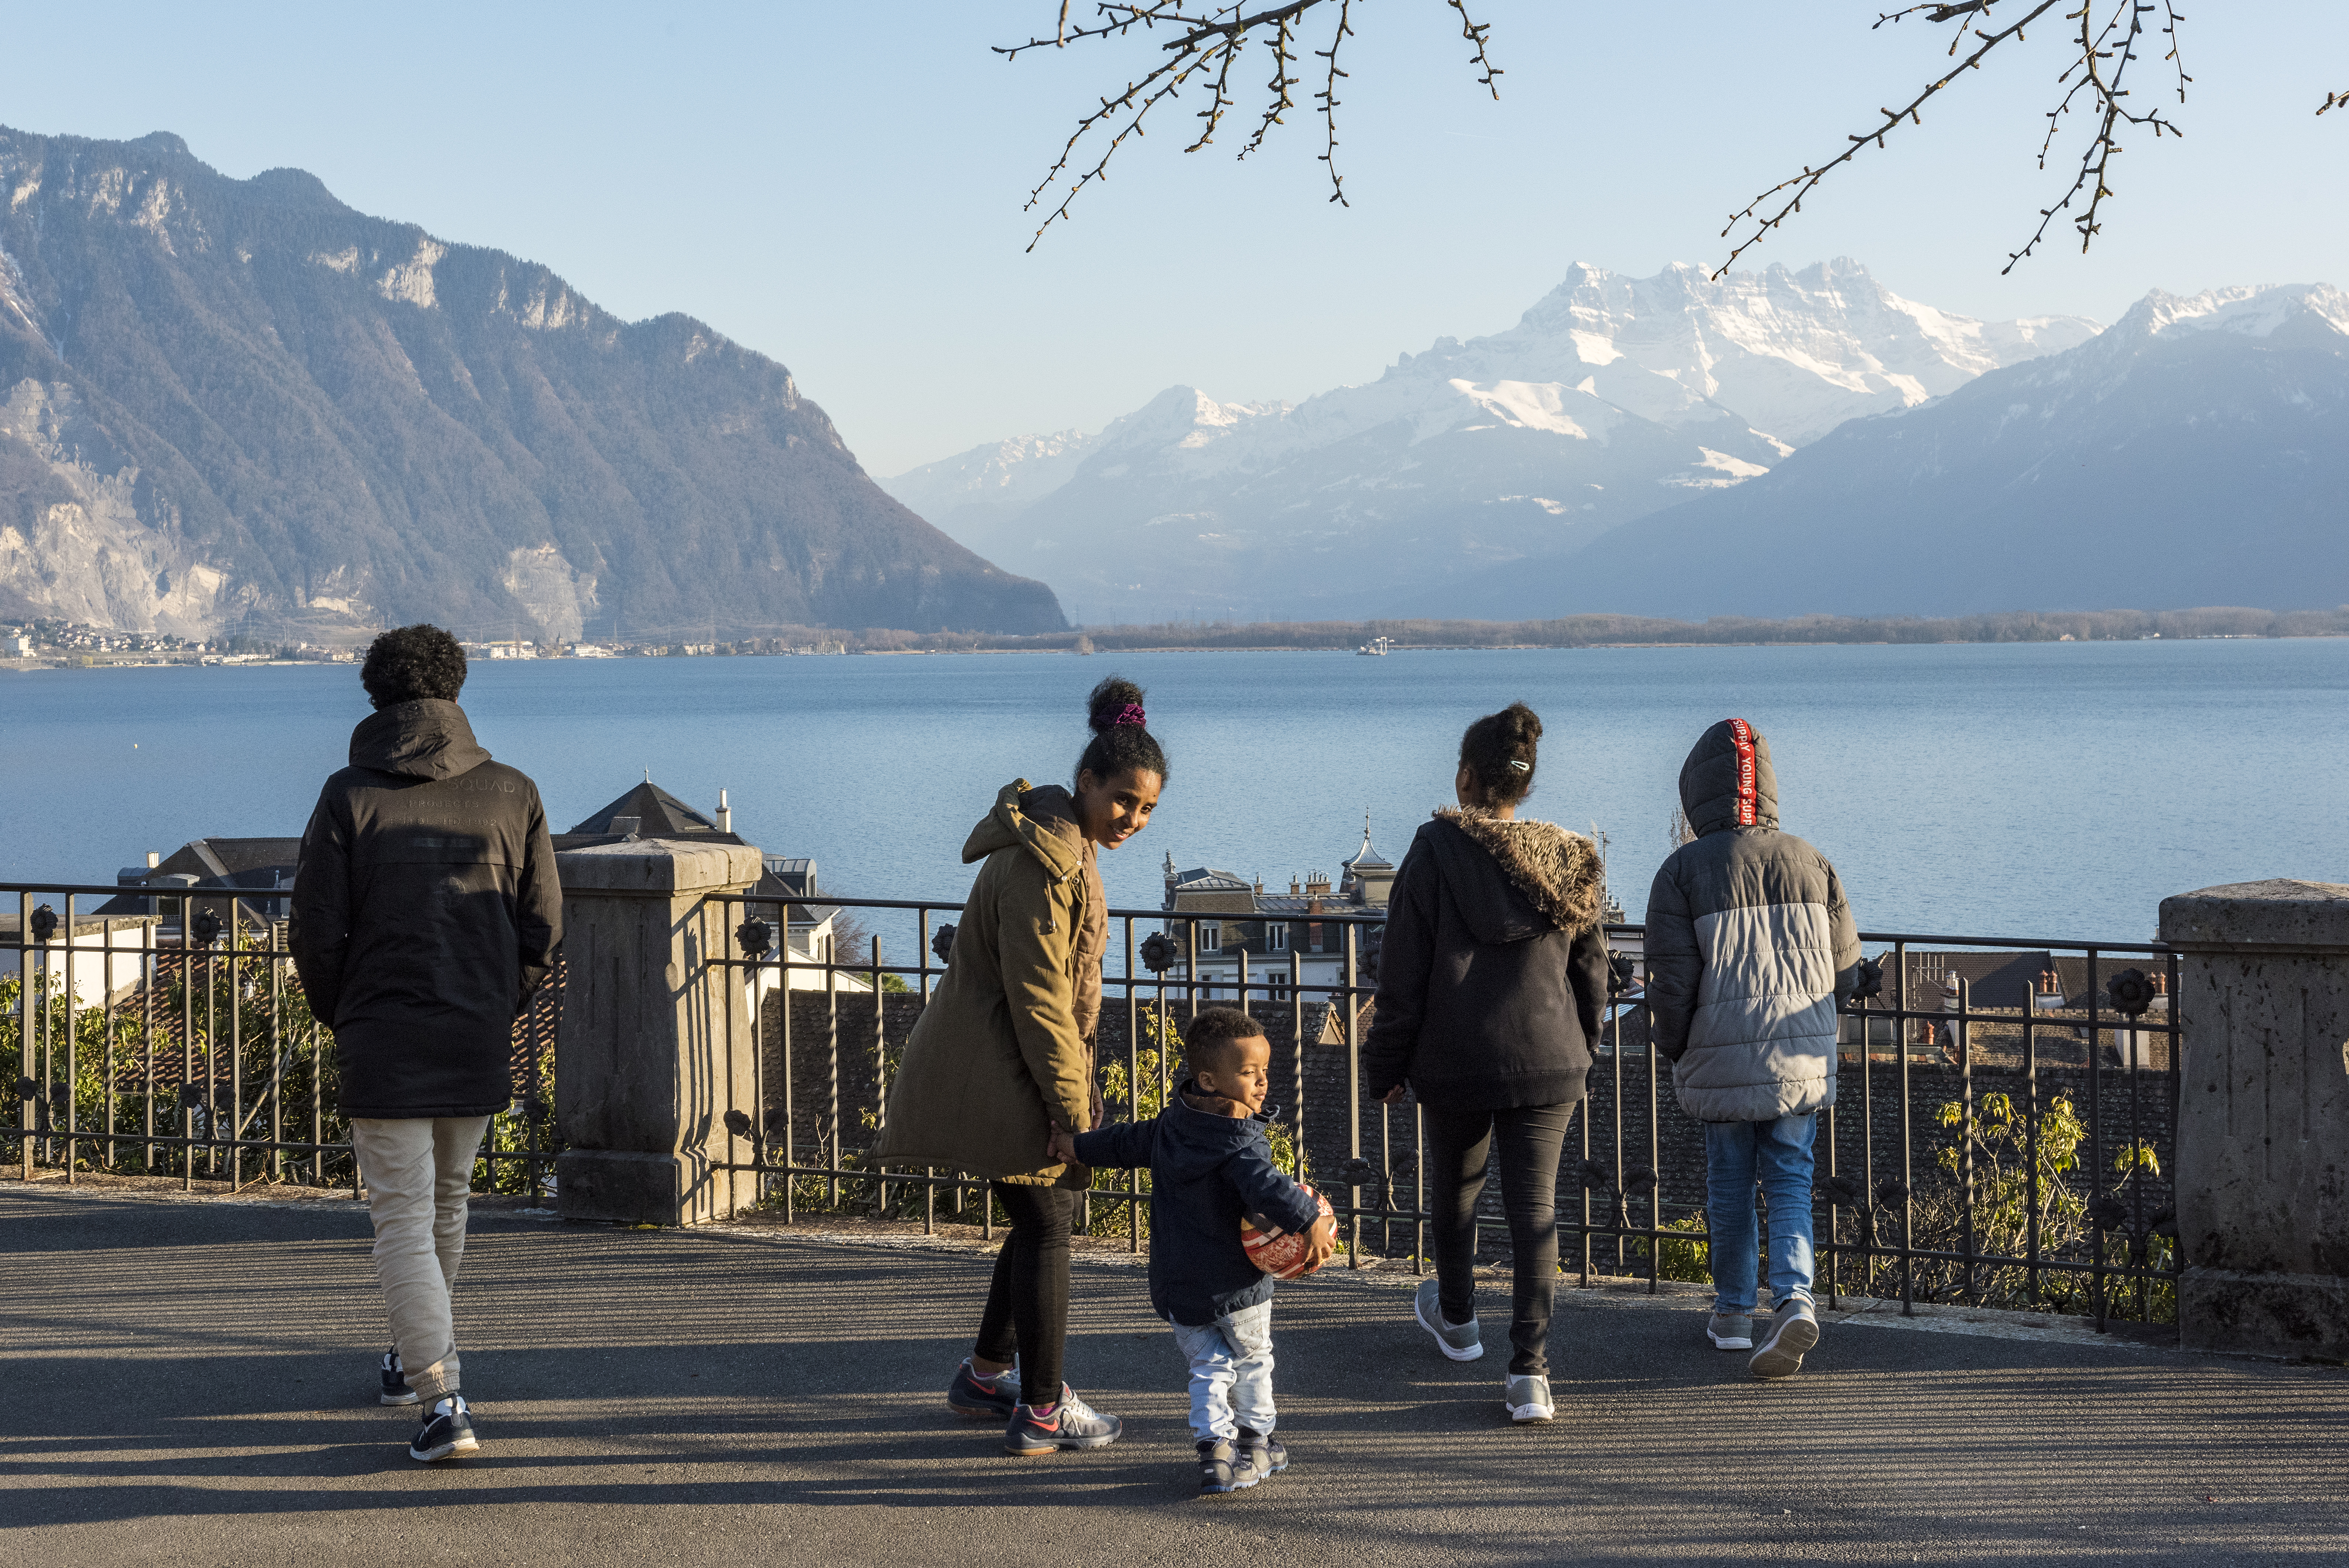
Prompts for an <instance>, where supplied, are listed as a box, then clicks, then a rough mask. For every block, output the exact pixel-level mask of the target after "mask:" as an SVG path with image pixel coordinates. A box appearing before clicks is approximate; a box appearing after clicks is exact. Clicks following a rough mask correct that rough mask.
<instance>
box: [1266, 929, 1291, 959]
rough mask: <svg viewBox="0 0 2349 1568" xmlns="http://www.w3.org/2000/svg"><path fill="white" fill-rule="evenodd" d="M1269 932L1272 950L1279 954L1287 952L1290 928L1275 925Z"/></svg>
mask: <svg viewBox="0 0 2349 1568" xmlns="http://www.w3.org/2000/svg"><path fill="white" fill-rule="evenodd" d="M1269 931H1270V940H1271V947H1272V950H1273V951H1274V952H1277V953H1285V952H1287V951H1288V927H1287V926H1284V925H1275V926H1272V927H1270V928H1269Z"/></svg>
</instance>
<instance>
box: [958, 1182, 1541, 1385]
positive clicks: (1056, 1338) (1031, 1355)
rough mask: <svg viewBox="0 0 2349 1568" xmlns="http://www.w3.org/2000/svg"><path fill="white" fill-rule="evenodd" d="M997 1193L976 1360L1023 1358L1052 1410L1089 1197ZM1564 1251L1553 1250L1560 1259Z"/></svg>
mask: <svg viewBox="0 0 2349 1568" xmlns="http://www.w3.org/2000/svg"><path fill="white" fill-rule="evenodd" d="M1552 1163H1553V1164H1555V1163H1556V1162H1555V1160H1553V1161H1552ZM992 1188H993V1191H994V1193H995V1196H996V1199H997V1200H998V1201H999V1202H1000V1203H1001V1204H1002V1205H1003V1208H1004V1211H1005V1212H1006V1213H1008V1214H1009V1215H1010V1216H1011V1234H1010V1236H1009V1239H1007V1240H1006V1241H1004V1243H1003V1251H1000V1252H998V1253H997V1254H996V1255H995V1282H994V1283H993V1284H991V1285H989V1286H988V1291H987V1312H986V1314H984V1315H983V1316H981V1317H980V1318H979V1320H978V1344H977V1345H974V1346H973V1347H972V1349H971V1354H972V1355H976V1356H977V1357H978V1359H980V1360H981V1361H1009V1360H1010V1359H1011V1358H1012V1355H1013V1354H1014V1353H1017V1354H1018V1355H1019V1402H1020V1403H1021V1404H1023V1405H1050V1404H1051V1403H1052V1402H1054V1401H1055V1400H1057V1399H1059V1398H1060V1397H1061V1341H1062V1340H1064V1339H1066V1338H1067V1337H1068V1334H1069V1226H1070V1223H1071V1220H1074V1219H1075V1218H1076V1212H1077V1199H1079V1198H1080V1197H1081V1196H1082V1194H1081V1193H1079V1192H1076V1191H1074V1190H1073V1189H1069V1188H1063V1187H1022V1186H1015V1185H1013V1184H1012V1183H1010V1182H1008V1181H998V1182H995V1183H993V1184H992ZM1550 1251H1551V1255H1552V1256H1553V1257H1555V1256H1556V1255H1557V1247H1556V1245H1555V1244H1554V1243H1553V1245H1552V1246H1551V1249H1550Z"/></svg>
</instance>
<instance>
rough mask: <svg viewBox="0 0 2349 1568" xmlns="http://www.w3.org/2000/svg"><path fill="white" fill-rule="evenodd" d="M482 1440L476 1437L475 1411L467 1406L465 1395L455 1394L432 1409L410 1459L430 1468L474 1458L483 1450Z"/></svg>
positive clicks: (411, 1448) (418, 1435)
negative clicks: (441, 1462)
mask: <svg viewBox="0 0 2349 1568" xmlns="http://www.w3.org/2000/svg"><path fill="white" fill-rule="evenodd" d="M479 1449H481V1439H480V1438H476V1437H474V1436H473V1407H471V1406H470V1405H468V1404H466V1403H465V1397H464V1396H463V1395H461V1394H451V1395H450V1396H449V1397H447V1398H445V1399H442V1400H440V1402H439V1403H437V1404H435V1405H434V1406H433V1407H432V1414H431V1415H430V1416H429V1417H427V1418H426V1420H425V1423H424V1429H423V1430H422V1431H420V1432H419V1433H417V1434H416V1440H415V1441H414V1442H412V1443H410V1444H409V1445H408V1457H409V1459H422V1460H424V1461H425V1462H426V1463H427V1464H429V1463H430V1462H431V1461H432V1460H434V1459H447V1458H449V1457H450V1455H452V1454H471V1453H474V1452H477V1451H478V1450H479Z"/></svg>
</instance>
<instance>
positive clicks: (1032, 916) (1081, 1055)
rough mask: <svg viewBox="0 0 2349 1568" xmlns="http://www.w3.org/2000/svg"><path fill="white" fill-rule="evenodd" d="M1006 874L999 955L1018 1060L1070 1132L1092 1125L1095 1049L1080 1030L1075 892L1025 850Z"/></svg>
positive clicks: (997, 915) (1000, 900) (1000, 911)
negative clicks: (1075, 970)
mask: <svg viewBox="0 0 2349 1568" xmlns="http://www.w3.org/2000/svg"><path fill="white" fill-rule="evenodd" d="M1020 859H1021V863H1020V864H1019V866H1018V867H1017V868H1016V869H1015V870H1014V871H1013V872H1012V874H1011V875H1009V876H1008V877H1005V878H1004V879H1003V889H1002V891H1001V892H1000V893H999V895H998V896H997V903H996V913H995V919H996V961H997V963H998V964H999V966H1000V968H1001V971H1002V975H1003V996H1004V1000H1005V1001H1006V1002H1009V1004H1010V1008H1011V1029H1012V1033H1013V1034H1014V1035H1016V1036H1017V1037H1018V1039H1019V1057H1020V1060H1021V1061H1022V1062H1024V1063H1026V1064H1027V1067H1028V1075H1029V1076H1030V1077H1031V1078H1033V1079H1034V1080H1035V1081H1036V1088H1037V1091H1038V1092H1039V1093H1040V1094H1041V1095H1042V1096H1043V1097H1044V1106H1045V1108H1046V1110H1047V1111H1048V1112H1049V1113H1050V1116H1051V1118H1052V1121H1053V1124H1054V1125H1055V1126H1057V1127H1061V1128H1063V1129H1065V1130H1066V1131H1069V1132H1071V1133H1081V1132H1083V1131H1085V1130H1086V1128H1087V1127H1090V1126H1091V1125H1092V1114H1091V1113H1092V1081H1091V1080H1092V1073H1091V1070H1090V1069H1091V1064H1092V1056H1091V1054H1090V1053H1089V1052H1087V1051H1086V1049H1085V1043H1084V1042H1083V1041H1082V1040H1081V1039H1080V1038H1079V1037H1078V1034H1077V1005H1076V1002H1077V998H1076V982H1075V980H1074V978H1073V975H1072V972H1071V971H1072V966H1073V964H1074V961H1075V957H1076V944H1077V930H1076V925H1077V915H1078V899H1077V898H1075V897H1073V896H1071V895H1070V894H1068V893H1066V892H1064V891H1062V888H1063V885H1062V884H1059V883H1055V882H1053V881H1051V880H1050V878H1049V877H1047V876H1046V875H1045V873H1044V869H1043V867H1040V866H1038V865H1036V864H1035V863H1034V862H1033V861H1031V860H1029V859H1028V858H1027V857H1025V856H1022V857H1020Z"/></svg>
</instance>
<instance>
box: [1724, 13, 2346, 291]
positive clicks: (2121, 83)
mask: <svg viewBox="0 0 2349 1568" xmlns="http://www.w3.org/2000/svg"><path fill="white" fill-rule="evenodd" d="M2001 3H2002V0H1932V3H1929V4H1923V5H1909V6H1904V7H1903V8H1901V9H1900V10H1898V11H1889V12H1885V13H1882V14H1880V15H1879V16H1878V17H1877V19H1876V22H1875V24H1874V26H1878V27H1881V26H1884V25H1885V24H1886V23H1888V22H1891V23H1898V22H1899V21H1901V20H1902V19H1904V18H1906V17H1909V16H1917V15H1919V14H1920V13H1922V14H1923V16H1924V19H1925V20H1926V21H1928V22H1955V23H1957V24H1958V26H1957V30H1956V32H1955V34H1954V35H1953V36H1951V39H1950V48H1949V54H1950V57H1951V58H1953V59H1958V64H1957V66H1956V67H1954V68H1953V69H1951V71H1950V73H1949V74H1948V75H1946V76H1943V77H1941V78H1939V79H1937V80H1934V81H1932V82H1929V83H1927V84H1926V86H1925V87H1924V88H1923V89H1922V90H1921V91H1920V92H1919V93H1918V94H1917V95H1916V96H1915V97H1914V98H1912V99H1909V102H1908V103H1907V104H1905V105H1903V106H1902V107H1901V108H1899V109H1878V110H1877V113H1878V114H1879V115H1881V116H1883V119H1882V120H1880V121H1879V122H1878V124H1876V125H1875V126H1873V127H1872V128H1870V129H1869V130H1868V131H1867V132H1866V133H1865V134H1863V135H1859V136H1847V137H1846V138H1845V140H1846V141H1847V142H1848V143H1849V145H1848V146H1847V147H1846V148H1845V149H1844V150H1843V151H1841V152H1839V153H1837V155H1836V156H1835V157H1833V158H1831V159H1829V160H1828V161H1826V162H1825V163H1822V164H1820V165H1818V166H1817V167H1816V168H1813V167H1812V166H1811V165H1809V164H1805V165H1804V166H1803V171H1802V173H1800V174H1798V175H1795V177H1793V178H1792V179H1788V180H1782V181H1780V182H1778V183H1777V184H1775V185H1773V186H1772V187H1770V189H1768V190H1767V191H1764V192H1762V194H1760V195H1759V196H1756V197H1755V198H1754V200H1753V201H1751V202H1747V203H1746V205H1745V206H1744V208H1743V209H1742V210H1741V211H1739V212H1736V213H1732V214H1731V215H1730V219H1729V224H1728V226H1727V227H1726V228H1723V230H1722V231H1721V234H1722V237H1723V239H1727V238H1729V237H1730V236H1731V234H1733V233H1735V232H1736V231H1737V230H1738V228H1739V227H1740V226H1741V225H1743V224H1748V223H1750V224H1752V225H1753V227H1752V231H1751V232H1750V233H1748V234H1745V235H1744V238H1742V239H1740V240H1739V241H1738V242H1737V244H1736V245H1735V247H1734V248H1733V249H1732V250H1731V251H1730V253H1729V259H1728V260H1727V261H1724V262H1723V263H1722V265H1721V267H1720V268H1719V270H1718V271H1716V272H1715V273H1714V274H1713V275H1714V276H1715V277H1719V276H1721V275H1723V274H1725V273H1727V272H1728V271H1729V269H1730V267H1731V266H1733V265H1735V264H1736V261H1737V258H1738V257H1739V256H1741V255H1744V254H1745V253H1746V252H1747V251H1748V250H1751V249H1752V248H1753V247H1754V246H1755V245H1757V244H1761V243H1762V241H1763V240H1764V239H1765V238H1767V237H1768V235H1769V234H1770V233H1771V231H1773V230H1775V229H1776V228H1778V227H1779V226H1780V225H1781V224H1783V223H1785V221H1786V220H1787V219H1788V218H1790V217H1792V216H1794V215H1795V213H1800V212H1801V211H1802V210H1803V198H1804V197H1806V196H1807V195H1809V194H1810V193H1811V192H1813V191H1815V190H1816V189H1817V188H1818V185H1819V182H1821V181H1823V180H1825V179H1826V177H1827V175H1828V174H1829V173H1830V172H1832V171H1834V170H1835V169H1837V168H1838V167H1839V166H1841V165H1843V164H1845V163H1848V162H1849V161H1851V160H1852V159H1853V158H1855V157H1857V155H1858V154H1859V152H1860V151H1861V150H1862V149H1863V148H1865V147H1867V146H1868V145H1869V144H1870V143H1871V142H1872V143H1874V144H1875V146H1876V147H1877V148H1878V149H1879V150H1881V149H1882V148H1883V147H1884V146H1885V138H1886V137H1887V136H1889V135H1890V134H1891V133H1892V132H1893V131H1895V130H1899V129H1900V126H1901V122H1902V121H1904V120H1905V121H1907V122H1908V123H1909V124H1910V125H1912V126H1921V125H1923V124H1924V119H1922V117H1921V116H1920V114H1919V113H1918V110H1919V109H1920V108H1921V107H1922V106H1923V105H1924V103H1925V101H1926V100H1927V99H1930V98H1932V97H1934V96H1935V95H1936V94H1939V93H1940V92H1942V91H1944V90H1945V89H1947V88H1949V87H1951V85H1952V84H1953V83H1955V82H1956V81H1957V80H1958V79H1959V78H1961V77H1962V76H1963V75H1964V74H1965V73H1966V72H1967V71H1969V70H1980V69H1981V68H1982V61H1983V59H1984V58H1986V57H1988V56H1989V55H1990V53H1991V52H1992V50H1993V49H1996V48H1998V47H2001V46H2002V45H2005V44H2007V43H2009V42H2010V41H2012V42H2013V43H2016V44H2021V43H2023V42H2025V41H2026V39H2025V37H2024V34H2023V29H2024V28H2026V27H2028V26H2031V24H2033V22H2036V21H2038V20H2039V19H2040V18H2041V17H2042V16H2045V15H2046V14H2047V13H2048V12H2050V11H2053V10H2054V9H2055V8H2056V4H2057V0H2015V4H2013V5H2009V9H2008V15H2009V16H2013V12H2014V9H2015V8H2016V5H2020V6H2021V8H2022V9H2023V15H2022V16H2020V17H2017V18H2016V19H2015V20H2013V22H2011V23H2009V24H2008V25H2007V26H2002V27H2000V26H1993V18H1992V12H1993V10H1994V9H1995V8H1996V7H1997V5H2000V4H2001ZM2077 3H2078V5H2079V9H2078V10H2076V11H2073V12H2067V13H2065V14H2064V17H2063V20H2064V21H2066V22H2077V23H2078V24H2079V29H2078V32H2077V34H2076V35H2075V39H2074V42H2075V46H2076V51H2077V52H2076V53H2075V55H2074V56H2073V58H2072V60H2071V62H2070V63H2069V64H2067V65H2066V66H2065V67H2064V70H2063V72H2062V73H2061V74H2060V75H2059V76H2057V78H2055V79H2056V81H2057V82H2058V84H2068V85H2065V86H2064V93H2063V96H2062V97H2061V98H2060V99H2057V101H2056V105H2055V107H2054V109H2050V110H2049V111H2048V114H2047V131H2046V135H2045V136H2044V138H2042V140H2041V142H2040V147H2039V166H2040V167H2041V168H2042V169H2044V168H2045V167H2046V166H2047V157H2048V153H2049V151H2051V150H2052V149H2053V148H2054V143H2055V138H2056V135H2057V133H2058V132H2059V131H2060V130H2062V129H2063V122H2064V116H2066V115H2068V114H2070V113H2072V112H2073V110H2074V109H2075V105H2077V104H2079V102H2080V100H2081V99H2082V98H2083V97H2084V96H2085V99H2086V108H2087V109H2089V110H2090V111H2091V112H2092V114H2093V115H2094V118H2095V130H2094V131H2093V133H2092V134H2091V135H2090V137H2089V140H2088V145H2087V147H2086V148H2085V150H2084V151H2083V152H2082V153H2081V157H2080V165H2079V169H2078V171H2077V172H2076V173H2075V175H2074V177H2073V181H2072V186H2071V189H2070V190H2068V191H2066V192H2064V197H2063V199H2062V200H2061V201H2059V202H2055V203H2054V205H2053V206H2050V207H2044V208H2042V209H2041V210H2040V213H2039V227H2038V229H2037V230H2036V231H2035V232H2034V233H2033V234H2032V236H2031V238H2030V239H2028V240H2026V241H2025V242H2023V246H2022V248H2021V249H2019V250H2015V251H2012V252H2009V253H2008V254H2007V258H2006V265H2005V266H2004V267H2003V268H2002V269H2001V271H2002V273H2003V272H2012V271H2013V270H2014V266H2015V264H2016V263H2018V262H2020V261H2021V260H2023V257H2025V256H2027V255H2029V254H2032V252H2033V251H2034V250H2036V249H2037V248H2038V247H2039V244H2040V242H2041V241H2042V240H2044V238H2046V235H2047V230H2048V227H2049V225H2051V224H2052V223H2054V220H2055V215H2056V214H2057V213H2068V212H2071V211H2072V207H2073V203H2074V202H2075V201H2076V200H2078V198H2079V196H2080V194H2081V192H2084V191H2085V192H2088V199H2087V204H2086V206H2085V208H2083V209H2081V210H2080V211H2079V212H2077V213H2074V214H2073V216H2072V219H2071V223H2072V226H2073V228H2074V230H2075V232H2077V233H2078V234H2079V236H2080V248H2081V249H2082V250H2085V249H2087V247H2088V245H2089V244H2091V243H2092V242H2093V241H2094V240H2095V236H2096V234H2097V233H2098V232H2099V231H2100V230H2101V228H2102V227H2103V224H2102V223H2101V222H2100V221H2099V213H2100V212H2101V210H2102V207H2103V204H2104V202H2105V200H2106V197H2109V196H2110V195H2112V193H2113V192H2112V187H2111V184H2110V183H2109V181H2108V178H2107V177H2108V175H2109V174H2110V172H2111V169H2112V161H2113V159H2114V158H2115V157H2116V156H2117V155H2118V154H2119V153H2120V151H2122V149H2121V145H2120V143H2119V141H2118V140H2117V137H2118V135H2119V133H2120V131H2121V130H2122V128H2123V127H2126V126H2145V127H2147V128H2149V129H2150V130H2152V131H2153V133H2154V135H2155V136H2157V137H2158V136H2160V135H2161V134H2162V133H2163V132H2164V131H2167V132H2168V133H2169V134H2170V135H2172V136H2182V135H2184V134H2185V132H2184V131H2182V130H2179V129H2178V126H2177V125H2176V124H2175V123H2174V122H2173V121H2171V120H2170V119H2168V118H2167V117H2166V116H2165V115H2164V114H2163V113H2162V111H2161V110H2160V109H2147V110H2146V111H2145V112H2143V113H2137V112H2134V111H2132V110H2131V109H2129V108H2128V106H2127V103H2126V102H2125V101H2124V100H2125V99H2127V98H2128V96H2129V93H2130V90H2131V89H2130V88H2129V87H2128V86H2127V73H2128V67H2129V66H2130V64H2131V63H2132V62H2134V61H2135V60H2136V59H2137V57H2138V44H2139V40H2140V39H2141V38H2142V37H2143V36H2144V35H2145V34H2146V33H2147V31H2148V26H2147V21H2146V18H2147V16H2149V15H2151V14H2152V13H2153V12H2154V11H2155V10H2156V9H2157V8H2158V10H2159V11H2160V12H2161V14H2162V17H2163V23H2162V26H2161V28H2160V31H2161V32H2162V33H2163V34H2164V35H2165V36H2168V38H2169V40H2170V47H2169V48H2168V50H2167V51H2166V52H2165V53H2164V54H2163V56H2162V58H2163V59H2164V60H2166V61H2168V63H2169V65H2170V66H2171V67H2172V72H2173V75H2174V77H2175V78H2176V83H2177V90H2178V100H2179V101H2180V102H2183V101H2184V100H2185V98H2186V88H2187V84H2188V83H2189V82H2191V81H2192V80H2193V79H2194V78H2191V77H2189V76H2188V75H2187V74H2186V68H2185V66H2184V64H2183V62H2182V60H2181V59H2180V57H2179V55H2178V44H2177V35H2178V22H2179V20H2180V19H2181V18H2180V17H2179V16H2178V5H2177V0H2156V3H2154V4H2148V3H2147V0H2101V4H2102V6H2103V16H2102V19H2101V20H2099V19H2098V15H2097V13H2098V9H2099V4H2100V0H2077ZM1970 40H1979V42H1978V43H1976V44H1975V45H1974V46H1973V47H1972V48H1971V51H1970V52H1968V53H1967V54H1966V55H1965V56H1964V57H1963V58H1961V59H1959V58H1958V56H1959V50H1960V49H1961V47H1964V46H1966V45H1967V44H1968V43H1969V41H1970ZM2318 112H2320V113H2322V112H2323V111H2322V110H2319V111H2318ZM1781 196H1783V198H1784V199H1783V200H1779V201H1777V202H1775V207H1773V208H1772V210H1771V211H1770V212H1768V213H1766V214H1765V213H1764V208H1765V207H1772V203H1773V199H1774V198H1778V197H1781Z"/></svg>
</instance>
